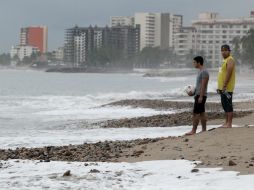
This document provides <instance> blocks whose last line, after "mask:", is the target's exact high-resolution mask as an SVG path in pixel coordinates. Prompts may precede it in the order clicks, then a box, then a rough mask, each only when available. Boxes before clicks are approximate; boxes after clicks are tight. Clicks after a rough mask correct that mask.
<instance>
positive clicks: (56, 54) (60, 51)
mask: <svg viewBox="0 0 254 190" xmlns="http://www.w3.org/2000/svg"><path fill="white" fill-rule="evenodd" d="M52 55H53V58H54V59H55V60H57V61H63V57H64V49H63V47H59V48H58V49H56V50H55V51H53V52H52Z"/></svg>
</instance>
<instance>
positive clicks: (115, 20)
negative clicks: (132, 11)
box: [110, 16, 135, 27]
mask: <svg viewBox="0 0 254 190" xmlns="http://www.w3.org/2000/svg"><path fill="white" fill-rule="evenodd" d="M119 25H120V26H134V25H135V21H134V17H133V16H111V17H110V26H111V27H112V26H119Z"/></svg>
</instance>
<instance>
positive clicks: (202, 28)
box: [192, 12, 254, 67]
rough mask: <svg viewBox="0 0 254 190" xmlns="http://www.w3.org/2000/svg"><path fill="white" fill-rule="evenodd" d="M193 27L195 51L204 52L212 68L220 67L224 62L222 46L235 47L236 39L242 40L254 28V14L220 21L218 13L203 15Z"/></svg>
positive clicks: (200, 15)
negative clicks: (222, 61)
mask: <svg viewBox="0 0 254 190" xmlns="http://www.w3.org/2000/svg"><path fill="white" fill-rule="evenodd" d="M192 27H194V28H195V30H196V31H195V32H196V33H195V35H193V37H194V39H193V41H192V43H193V45H192V47H193V50H195V51H197V52H198V51H204V53H205V55H206V60H207V61H208V62H209V63H210V64H211V66H212V67H218V66H219V65H220V63H221V60H222V57H221V52H220V47H221V45H222V44H229V45H230V46H231V47H233V45H234V42H233V41H234V39H235V38H236V37H238V38H242V37H244V36H245V35H246V34H247V33H248V31H249V30H250V29H251V28H254V12H251V14H250V16H249V17H243V18H236V19H220V18H218V14H217V13H209V12H208V13H201V14H199V17H198V19H197V20H194V21H192Z"/></svg>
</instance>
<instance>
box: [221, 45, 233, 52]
mask: <svg viewBox="0 0 254 190" xmlns="http://www.w3.org/2000/svg"><path fill="white" fill-rule="evenodd" d="M222 49H226V50H228V51H231V50H230V46H229V45H228V44H224V45H222V46H221V50H222Z"/></svg>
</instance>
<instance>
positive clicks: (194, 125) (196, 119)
mask: <svg viewBox="0 0 254 190" xmlns="http://www.w3.org/2000/svg"><path fill="white" fill-rule="evenodd" d="M198 123H199V114H195V113H194V114H193V118H192V130H191V131H190V132H188V133H185V135H194V134H195V133H196V131H197V128H198Z"/></svg>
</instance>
